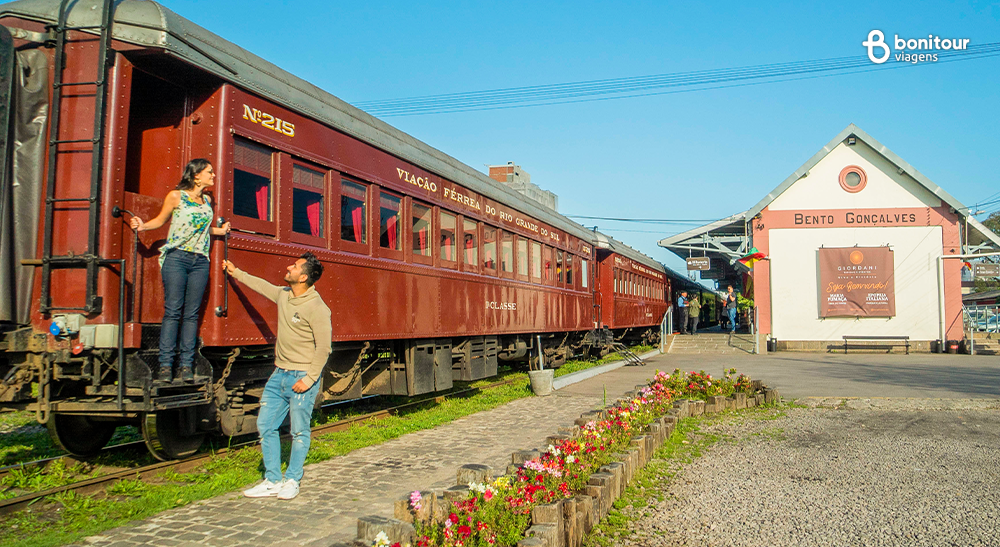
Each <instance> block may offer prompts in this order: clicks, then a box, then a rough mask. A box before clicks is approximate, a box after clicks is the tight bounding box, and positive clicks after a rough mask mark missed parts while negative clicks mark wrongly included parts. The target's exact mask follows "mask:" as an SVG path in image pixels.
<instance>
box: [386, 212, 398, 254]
mask: <svg viewBox="0 0 1000 547" xmlns="http://www.w3.org/2000/svg"><path fill="white" fill-rule="evenodd" d="M385 225H386V228H387V229H388V231H389V248H390V249H396V217H394V216H393V217H389V220H388V221H386V223H385Z"/></svg>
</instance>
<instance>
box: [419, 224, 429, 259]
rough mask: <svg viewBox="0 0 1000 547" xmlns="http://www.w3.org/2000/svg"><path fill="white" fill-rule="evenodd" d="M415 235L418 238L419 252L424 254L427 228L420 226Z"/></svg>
mask: <svg viewBox="0 0 1000 547" xmlns="http://www.w3.org/2000/svg"><path fill="white" fill-rule="evenodd" d="M417 237H419V238H420V254H424V253H426V252H427V228H421V229H420V231H419V232H417Z"/></svg>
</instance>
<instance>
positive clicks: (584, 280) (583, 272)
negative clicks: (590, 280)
mask: <svg viewBox="0 0 1000 547" xmlns="http://www.w3.org/2000/svg"><path fill="white" fill-rule="evenodd" d="M580 281H581V283H582V285H583V288H584V289H586V288H587V261H586V260H581V261H580Z"/></svg>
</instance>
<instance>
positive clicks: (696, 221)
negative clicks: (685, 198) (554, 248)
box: [565, 215, 719, 225]
mask: <svg viewBox="0 0 1000 547" xmlns="http://www.w3.org/2000/svg"><path fill="white" fill-rule="evenodd" d="M565 216H567V217H569V218H583V219H587V220H610V221H614V222H639V223H646V224H698V225H701V224H705V223H708V222H715V221H717V220H719V219H717V218H712V219H676V218H673V219H671V218H613V217H591V216H585V215H565Z"/></svg>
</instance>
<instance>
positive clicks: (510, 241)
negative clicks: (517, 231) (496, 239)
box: [500, 232, 514, 273]
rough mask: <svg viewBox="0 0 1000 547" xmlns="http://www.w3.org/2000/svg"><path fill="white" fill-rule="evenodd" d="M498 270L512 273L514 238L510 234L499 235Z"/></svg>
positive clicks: (502, 233)
mask: <svg viewBox="0 0 1000 547" xmlns="http://www.w3.org/2000/svg"><path fill="white" fill-rule="evenodd" d="M500 269H501V270H502V271H504V272H507V273H514V236H513V235H512V234H511V233H510V232H501V233H500Z"/></svg>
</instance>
